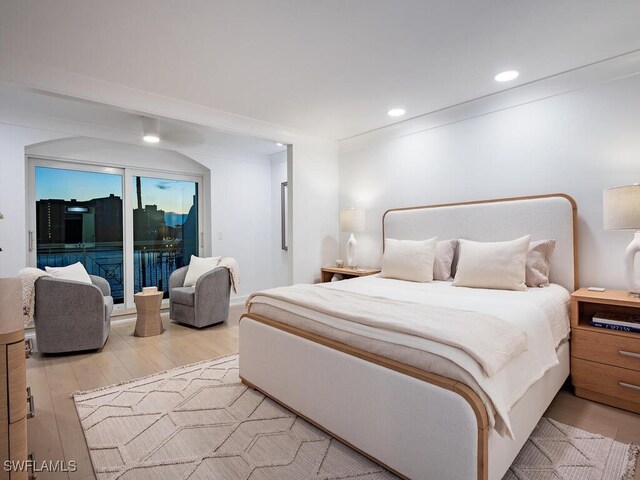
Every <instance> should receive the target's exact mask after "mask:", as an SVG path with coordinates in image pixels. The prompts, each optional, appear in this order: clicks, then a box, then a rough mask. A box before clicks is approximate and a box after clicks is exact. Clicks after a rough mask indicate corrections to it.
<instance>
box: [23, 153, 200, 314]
mask: <svg viewBox="0 0 640 480" xmlns="http://www.w3.org/2000/svg"><path fill="white" fill-rule="evenodd" d="M29 164H30V167H31V168H30V179H29V191H30V193H29V199H30V200H29V201H30V203H31V207H30V210H31V214H30V220H29V225H30V226H29V256H30V264H31V265H34V266H36V267H38V268H42V269H44V268H45V267H46V266H50V267H64V266H67V265H71V264H73V263H76V262H81V263H82V264H83V265H84V266H85V268H86V269H87V271H88V272H89V273H90V274H92V275H98V276H100V277H103V278H105V279H106V280H107V281H108V282H109V284H110V285H111V293H112V295H113V298H114V302H115V303H116V304H117V307H118V306H119V307H120V309H132V308H133V307H134V302H133V295H134V294H135V293H137V292H140V291H142V288H143V287H149V286H154V287H157V288H158V289H159V290H161V291H163V292H164V296H165V298H168V290H169V276H170V275H171V273H172V272H173V271H174V270H176V269H178V268H180V267H183V266H185V265H188V264H189V261H190V259H191V255H200V252H201V250H202V248H203V246H202V241H201V234H200V232H201V228H200V221H201V216H202V208H203V206H202V204H201V199H200V195H201V181H202V178H201V177H198V176H191V175H183V174H179V173H175V174H172V173H168V172H154V171H149V170H138V169H133V168H112V167H108V166H104V167H103V166H94V165H89V164H83V163H76V162H62V161H57V160H51V159H40V158H30V159H29Z"/></svg>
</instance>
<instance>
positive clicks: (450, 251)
mask: <svg viewBox="0 0 640 480" xmlns="http://www.w3.org/2000/svg"><path fill="white" fill-rule="evenodd" d="M457 248H458V240H440V241H439V242H438V243H437V244H436V258H435V260H434V262H433V279H434V280H451V277H452V276H453V273H452V271H451V270H452V268H451V267H452V266H453V257H454V255H455V254H456V249H457Z"/></svg>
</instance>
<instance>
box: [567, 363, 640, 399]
mask: <svg viewBox="0 0 640 480" xmlns="http://www.w3.org/2000/svg"><path fill="white" fill-rule="evenodd" d="M571 382H572V383H573V385H574V386H575V387H576V388H580V389H584V390H589V391H592V392H597V393H601V394H603V395H606V396H608V397H614V398H619V399H621V400H625V401H628V402H634V403H636V404H638V406H640V372H639V371H636V370H629V369H627V368H620V367H613V366H611V365H604V364H602V363H596V362H590V361H588V360H582V359H579V358H573V359H572V361H571Z"/></svg>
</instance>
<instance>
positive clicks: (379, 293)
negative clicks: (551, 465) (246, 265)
mask: <svg viewBox="0 0 640 480" xmlns="http://www.w3.org/2000/svg"><path fill="white" fill-rule="evenodd" d="M318 288H330V289H338V290H342V291H346V292H356V293H359V294H362V295H370V296H376V297H384V298H389V299H393V300H400V301H402V300H404V301H409V302H415V303H424V304H429V305H434V306H441V307H454V308H459V309H464V310H471V311H477V312H481V313H485V314H489V315H494V316H496V317H498V318H500V319H502V320H504V321H508V322H511V323H512V324H514V325H516V326H517V327H519V328H520V329H522V330H523V331H525V332H526V334H527V344H528V349H527V351H525V352H524V353H522V354H520V355H519V356H517V357H516V358H514V359H513V360H512V361H510V362H509V363H508V364H507V365H506V366H505V367H504V368H502V369H501V370H500V371H498V372H497V373H495V374H494V375H492V376H491V377H489V376H487V375H486V374H485V372H484V371H483V370H482V367H481V366H480V364H479V363H478V362H477V361H475V360H474V359H473V358H472V357H471V356H469V355H468V354H466V353H465V352H464V351H462V350H460V349H458V348H455V347H452V346H448V345H444V344H441V343H438V342H435V341H432V340H428V339H426V338H422V337H416V336H413V335H409V334H406V333H400V332H393V331H386V330H381V329H379V328H375V327H372V326H368V325H363V324H360V323H354V322H348V321H344V320H342V319H338V318H335V317H332V316H330V315H326V314H323V313H320V312H317V311H313V310H310V309H307V308H304V307H301V306H299V305H294V304H290V303H287V302H285V301H282V300H278V299H274V298H269V297H267V296H261V295H260V294H259V293H258V294H256V295H255V296H254V297H253V298H251V299H250V303H251V304H257V305H260V304H263V305H271V306H273V307H276V308H278V309H281V310H284V311H288V312H291V313H292V314H295V315H299V316H302V317H306V318H309V319H311V320H313V321H315V322H319V323H322V324H325V325H328V326H330V327H332V328H335V329H339V330H342V331H345V332H350V333H353V334H355V335H359V336H364V337H368V338H372V339H377V340H382V341H385V342H388V343H391V344H397V345H404V346H407V347H411V348H416V349H420V350H423V351H425V352H430V353H432V354H435V355H438V356H441V357H443V358H446V359H448V360H450V361H452V362H454V363H455V364H457V365H459V366H460V367H461V368H462V369H464V370H465V371H467V372H468V373H469V374H470V375H471V376H472V377H473V379H474V380H475V381H476V382H477V384H478V385H479V387H480V388H481V389H482V391H483V392H484V393H485V394H486V395H487V396H488V398H489V399H490V401H491V403H492V405H493V407H494V410H495V413H496V416H497V417H499V420H500V422H499V424H500V425H502V426H503V427H504V428H503V429H500V430H498V431H499V433H503V434H507V435H509V436H512V432H511V425H510V422H509V416H508V413H509V411H510V409H511V407H512V406H513V405H514V404H515V403H516V402H517V401H518V400H519V399H520V398H521V397H522V396H523V395H524V394H525V392H526V391H527V389H528V388H529V387H530V386H531V385H532V384H533V383H534V382H536V381H537V380H538V379H540V378H541V377H542V376H543V375H544V373H545V372H546V371H547V370H548V369H549V368H551V367H553V366H555V365H557V364H558V358H557V355H556V347H557V346H558V344H559V343H560V342H561V341H562V339H564V338H566V337H567V336H568V334H569V319H568V302H569V293H568V292H567V291H566V290H565V289H564V288H563V287H560V286H558V285H550V286H549V287H546V288H533V289H529V290H528V291H526V292H515V291H503V290H487V289H471V288H461V287H453V286H452V285H451V283H450V282H430V283H413V282H406V281H402V280H393V279H386V278H380V277H378V276H369V277H361V278H358V279H353V280H349V281H343V282H333V283H326V284H322V285H319V286H318ZM435 373H438V372H435ZM496 425H498V422H496Z"/></svg>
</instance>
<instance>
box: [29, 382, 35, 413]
mask: <svg viewBox="0 0 640 480" xmlns="http://www.w3.org/2000/svg"><path fill="white" fill-rule="evenodd" d="M27 403H28V404H29V411H28V412H27V418H33V417H35V416H36V404H35V401H34V399H33V395H32V394H31V387H27Z"/></svg>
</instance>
